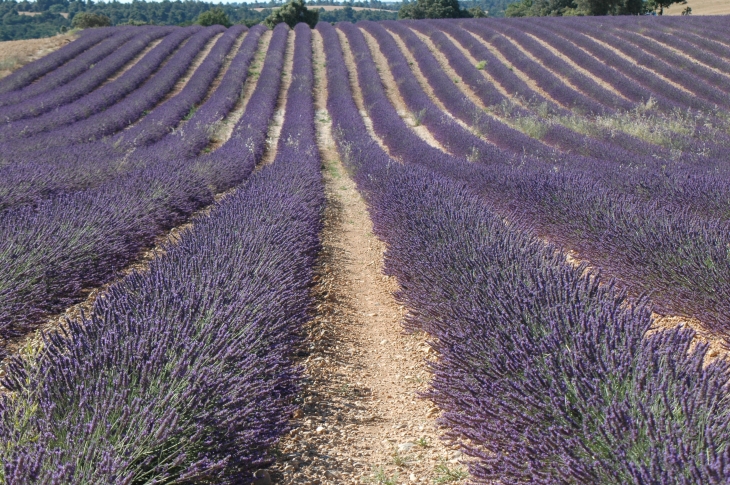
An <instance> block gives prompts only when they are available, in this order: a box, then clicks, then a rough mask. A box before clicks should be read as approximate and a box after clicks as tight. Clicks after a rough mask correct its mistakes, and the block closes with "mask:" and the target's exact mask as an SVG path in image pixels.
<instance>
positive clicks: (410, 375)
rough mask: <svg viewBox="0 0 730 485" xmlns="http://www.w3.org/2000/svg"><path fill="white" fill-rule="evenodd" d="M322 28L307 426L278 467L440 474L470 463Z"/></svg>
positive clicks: (295, 474)
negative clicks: (440, 395) (338, 107)
mask: <svg viewBox="0 0 730 485" xmlns="http://www.w3.org/2000/svg"><path fill="white" fill-rule="evenodd" d="M314 38H315V64H316V75H315V78H316V82H317V90H316V107H317V119H316V126H317V135H318V144H319V147H320V154H321V156H322V159H323V164H324V168H325V170H324V178H325V186H326V194H327V210H326V215H325V229H324V232H323V234H322V242H323V245H324V250H323V253H322V255H321V258H320V264H319V268H318V276H317V286H316V289H315V290H314V294H315V297H316V298H317V301H318V304H317V308H316V314H315V316H314V319H313V321H312V322H311V323H310V325H309V326H308V328H307V334H308V337H309V338H308V344H309V348H308V353H309V355H308V356H307V357H306V358H305V359H303V361H302V362H301V363H302V365H303V367H304V369H305V377H306V384H305V390H304V393H303V395H302V397H301V399H300V408H299V411H297V413H295V418H296V419H295V424H296V425H297V427H296V428H295V430H294V431H293V432H292V433H291V434H290V435H289V436H287V437H286V438H285V439H284V440H282V442H281V443H280V445H279V448H278V450H279V452H280V455H279V461H278V463H277V464H276V465H275V466H274V467H273V468H272V469H271V476H272V479H273V482H274V483H277V484H278V483H280V484H292V485H293V484H297V485H306V484H350V483H387V482H386V480H387V479H390V480H393V479H395V481H397V483H433V481H434V479H435V478H436V477H437V476H440V475H439V470H440V471H441V472H440V473H441V475H443V470H444V469H443V468H439V469H438V470H437V466H438V465H441V466H442V467H448V468H449V469H450V470H452V471H454V470H457V469H459V470H463V466H462V465H460V464H459V463H458V461H459V453H458V452H456V451H455V450H452V449H450V448H449V447H447V446H445V445H444V443H443V442H441V441H440V440H439V435H440V434H441V431H440V430H439V429H438V427H437V426H436V425H435V418H436V416H437V415H438V413H439V411H438V409H436V408H435V407H433V406H432V405H431V404H430V403H429V402H428V401H427V400H424V399H422V398H421V397H419V394H418V393H419V392H421V391H424V390H426V389H427V384H428V380H429V373H428V370H427V368H426V361H427V359H432V358H435V357H434V355H433V353H432V351H431V350H430V347H429V346H428V345H427V344H426V342H425V338H424V336H423V335H421V334H411V335H408V334H405V333H404V332H403V329H402V326H401V321H402V319H403V316H404V308H403V307H402V306H400V305H399V304H398V302H397V301H396V300H395V298H394V296H393V294H394V292H395V291H396V290H397V282H396V281H395V280H394V278H391V277H387V276H384V275H383V273H382V265H383V251H384V249H385V246H384V244H383V243H382V242H381V241H379V240H378V239H377V238H376V237H375V236H374V235H373V234H372V223H371V221H370V219H369V217H368V213H367V207H366V204H365V202H364V200H363V199H362V198H361V197H360V195H359V194H358V192H357V189H356V186H355V184H354V182H353V181H352V179H351V178H350V177H349V175H348V174H347V173H346V171H345V169H344V167H343V166H342V164H341V162H340V160H339V157H338V155H337V151H336V149H335V146H334V141H333V140H332V134H331V120H330V118H329V116H328V114H327V111H326V109H325V105H326V98H325V92H326V86H324V83H325V82H326V80H325V79H324V78H323V74H324V57H323V55H322V53H321V50H319V49H318V47H319V46H321V42H322V41H321V37H320V36H319V35H318V33H317V32H315V33H314ZM399 446H400V450H401V451H398V449H399ZM395 481H394V482H392V483H395ZM451 483H459V480H455V481H453V482H451Z"/></svg>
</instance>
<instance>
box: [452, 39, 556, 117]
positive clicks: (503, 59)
mask: <svg viewBox="0 0 730 485" xmlns="http://www.w3.org/2000/svg"><path fill="white" fill-rule="evenodd" d="M465 32H466V33H467V34H469V35H471V36H472V37H474V39H475V40H476V41H477V42H479V43H481V44H482V45H483V46H484V47H486V48H487V49H489V52H491V53H492V55H494V57H496V58H497V59H499V62H501V63H502V64H504V65H505V66H506V67H507V69H509V70H510V71H512V72H514V73H515V75H516V76H517V77H518V78H520V79H521V80H522V81H523V82H524V83H525V84H527V87H529V88H530V89H531V90H532V91H534V92H536V93H537V94H539V95H540V96H542V97H543V98H545V99H547V100H549V101H552V102H553V103H555V104H556V105H558V106H563V105H562V104H561V103H559V102H558V101H556V100H555V99H553V97H552V96H550V95H549V94H548V93H547V91H545V90H543V89H542V88H541V87H540V86H538V85H537V83H536V82H535V81H534V80H533V79H532V78H531V77H530V76H528V75H527V74H526V73H525V72H523V71H521V70H519V69H517V67H515V66H514V65H513V64H512V63H511V62H510V61H509V59H507V58H506V57H505V56H504V55H503V54H502V52H500V51H499V50H498V49H497V48H496V47H494V46H493V45H492V44H491V43H489V42H487V41H485V40H484V39H482V38H481V37H479V36H478V35H477V34H475V33H474V32H472V31H470V30H465ZM454 43H455V44H456V45H459V44H458V42H456V41H455V40H454ZM563 107H564V108H565V106H563Z"/></svg>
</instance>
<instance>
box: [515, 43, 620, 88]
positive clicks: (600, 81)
mask: <svg viewBox="0 0 730 485" xmlns="http://www.w3.org/2000/svg"><path fill="white" fill-rule="evenodd" d="M525 35H526V36H528V37H530V38H531V39H532V40H533V41H535V42H537V43H538V44H540V45H541V46H542V47H544V48H545V49H547V50H549V51H550V52H551V53H552V54H554V55H555V56H557V57H559V58H560V59H561V60H562V61H563V62H565V63H567V64H568V65H569V66H570V68H571V69H573V70H575V71H577V72H579V73H580V74H582V75H584V76H585V77H587V78H589V79H591V80H592V81H593V82H595V83H596V84H598V85H599V86H601V87H602V88H603V89H605V90H606V91H610V92H611V93H612V94H613V95H614V96H618V97H619V98H622V99H624V100H626V101H631V100H630V99H629V98H627V97H626V96H624V95H623V94H621V92H620V91H618V90H617V89H616V88H614V87H613V86H612V85H611V84H609V83H608V82H606V81H605V80H603V79H601V78H600V77H598V76H594V75H593V74H592V73H591V72H590V71H588V70H587V69H584V68H583V66H581V65H580V64H578V63H577V62H575V61H573V60H572V59H571V58H569V57H568V56H566V55H565V54H563V53H562V52H561V51H560V50H558V49H556V48H555V47H553V45H552V44H550V43H549V42H547V41H545V40H542V39H541V38H539V37H538V36H536V35H534V34H532V33H530V32H525ZM510 41H512V43H513V44H515V45H516V46H517V48H518V49H519V48H520V45H519V44H518V43H517V42H516V41H513V40H512V39H511V38H510ZM538 60H539V59H538ZM540 62H542V60H540ZM543 67H545V68H546V69H549V68H548V67H547V66H545V65H543Z"/></svg>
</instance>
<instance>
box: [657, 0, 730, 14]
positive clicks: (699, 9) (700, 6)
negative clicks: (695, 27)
mask: <svg viewBox="0 0 730 485" xmlns="http://www.w3.org/2000/svg"><path fill="white" fill-rule="evenodd" d="M687 7H689V8H691V9H692V15H730V0H687V4H686V5H672V6H671V7H669V8H668V9H666V10H665V11H664V14H665V15H681V14H682V10H684V9H685V8H687Z"/></svg>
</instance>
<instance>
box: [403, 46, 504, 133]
mask: <svg viewBox="0 0 730 485" xmlns="http://www.w3.org/2000/svg"><path fill="white" fill-rule="evenodd" d="M389 33H390V35H391V36H392V37H393V39H394V40H395V43H396V44H397V45H398V48H399V49H400V51H401V53H402V54H403V56H404V57H405V58H406V60H407V61H408V65H409V66H410V68H411V72H412V73H413V75H414V76H415V77H416V80H417V81H418V84H419V85H420V86H421V89H422V90H423V92H424V93H426V95H427V96H428V97H429V99H430V100H431V101H432V102H433V104H435V105H436V106H437V107H438V108H439V109H440V110H441V111H442V112H443V113H444V114H445V115H446V116H448V117H449V118H451V120H452V121H454V122H456V123H458V124H459V126H461V127H462V128H464V129H465V130H467V131H469V132H470V133H471V134H472V135H474V136H478V137H481V136H482V135H481V134H480V133H479V132H478V131H477V130H476V129H475V128H474V127H473V126H470V125H468V124H466V123H464V122H463V121H462V120H461V119H459V118H457V117H456V116H454V114H453V113H452V112H451V111H450V110H448V109H447V108H446V106H445V105H444V104H443V103H442V102H441V100H440V99H439V98H438V96H436V93H435V92H434V90H433V87H432V86H431V84H430V83H429V82H428V79H426V76H424V75H423V72H422V71H421V68H420V67H419V66H418V61H417V60H416V58H415V57H414V55H413V53H411V51H410V50H409V49H408V46H407V45H406V43H405V42H403V39H401V38H400V36H399V35H398V34H396V33H395V32H389ZM447 74H448V75H449V79H451V80H452V81H453V82H454V84H455V85H456V86H454V87H455V88H456V89H460V88H461V87H462V86H464V82H463V80H462V79H461V77H460V76H458V75H457V74H456V73H454V72H453V71H451V72H449V71H447ZM452 74H453V75H452ZM470 99H471V100H472V101H473V100H474V99H476V97H472V98H470ZM475 104H476V105H477V107H479V108H481V109H484V107H483V106H482V104H481V103H480V102H479V101H478V100H477V101H476V102H475ZM487 143H489V142H487Z"/></svg>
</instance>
